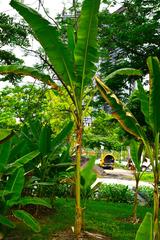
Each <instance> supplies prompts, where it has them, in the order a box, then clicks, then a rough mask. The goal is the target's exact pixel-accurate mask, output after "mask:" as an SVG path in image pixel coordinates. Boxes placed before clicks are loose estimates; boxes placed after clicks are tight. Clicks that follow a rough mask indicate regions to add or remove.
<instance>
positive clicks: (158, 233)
mask: <svg viewBox="0 0 160 240" xmlns="http://www.w3.org/2000/svg"><path fill="white" fill-rule="evenodd" d="M158 182H159V173H158V171H155V173H154V240H160V230H159V219H158V215H159V190H158Z"/></svg>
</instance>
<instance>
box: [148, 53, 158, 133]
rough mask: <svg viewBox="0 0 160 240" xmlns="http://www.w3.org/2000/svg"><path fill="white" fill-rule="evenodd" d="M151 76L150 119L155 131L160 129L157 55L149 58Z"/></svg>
mask: <svg viewBox="0 0 160 240" xmlns="http://www.w3.org/2000/svg"><path fill="white" fill-rule="evenodd" d="M147 65H148V68H149V77H150V97H149V120H150V125H151V127H152V130H153V131H154V133H157V132H158V131H160V62H159V60H158V58H157V57H149V58H148V59H147Z"/></svg>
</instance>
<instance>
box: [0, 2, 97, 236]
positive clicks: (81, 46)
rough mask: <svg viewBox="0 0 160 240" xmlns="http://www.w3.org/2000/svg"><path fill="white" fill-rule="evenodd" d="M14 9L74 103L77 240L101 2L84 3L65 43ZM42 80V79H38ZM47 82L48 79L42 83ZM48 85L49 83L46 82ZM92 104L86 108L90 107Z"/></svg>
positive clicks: (52, 29) (29, 12) (40, 21)
mask: <svg viewBox="0 0 160 240" xmlns="http://www.w3.org/2000/svg"><path fill="white" fill-rule="evenodd" d="M10 4H11V6H12V7H13V8H14V9H16V10H17V11H18V12H19V14H20V15H21V16H22V17H23V18H24V20H26V22H27V23H28V24H29V26H30V27H31V29H32V32H33V34H34V36H35V38H36V40H37V41H39V43H40V44H41V46H42V47H43V49H44V51H45V53H46V55H47V56H48V59H49V62H50V64H51V65H52V67H53V69H54V72H55V73H56V75H57V76H58V79H59V80H60V81H61V83H62V85H63V86H64V88H65V89H66V91H67V93H68V95H69V97H70V98H71V100H72V103H73V106H71V107H72V113H73V116H74V121H75V132H76V147H77V150H76V152H77V154H76V221H75V232H76V236H77V239H79V238H80V235H81V225H82V211H81V201H80V161H81V149H82V132H83V118H84V115H85V110H86V108H85V109H84V106H83V103H84V97H85V90H86V88H87V86H89V85H91V83H92V78H93V76H94V75H95V72H96V69H97V67H96V65H95V63H96V62H97V61H98V53H97V41H96V36H97V28H98V27H97V25H98V23H97V22H98V20H97V13H98V10H99V5H100V0H92V1H91V0H84V1H83V4H82V10H81V13H80V16H79V18H78V24H77V25H76V29H74V28H73V27H72V26H68V31H67V32H68V35H67V36H68V37H67V38H68V39H67V40H66V39H65V40H64V41H63V40H62V39H61V37H60V33H59V31H58V29H57V27H56V26H53V25H52V24H51V23H50V22H49V21H48V20H46V19H44V18H43V17H42V16H41V15H40V14H39V13H38V12H36V11H35V10H33V9H31V8H29V7H27V6H25V5H24V4H22V3H20V2H19V1H16V0H12V1H11V2H10ZM23 69H24V70H27V73H28V72H29V71H30V73H28V75H31V76H32V74H33V73H34V71H36V70H35V69H28V68H25V67H24V66H1V67H0V73H1V74H7V73H13V72H14V73H15V74H20V75H25V71H23ZM34 77H36V78H39V76H34ZM40 80H41V81H43V80H44V76H42V78H41V79H40ZM45 81H46V80H45ZM47 83H48V84H50V85H51V86H52V84H53V81H52V80H50V79H48V78H47ZM87 106H88V103H87V104H86V107H87Z"/></svg>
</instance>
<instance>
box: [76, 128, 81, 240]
mask: <svg viewBox="0 0 160 240" xmlns="http://www.w3.org/2000/svg"><path fill="white" fill-rule="evenodd" d="M76 137H77V141H76V145H77V152H76V219H75V233H76V239H77V240H78V239H81V229H82V209H81V192H80V168H81V166H80V163H81V151H82V126H81V125H80V126H77V131H76Z"/></svg>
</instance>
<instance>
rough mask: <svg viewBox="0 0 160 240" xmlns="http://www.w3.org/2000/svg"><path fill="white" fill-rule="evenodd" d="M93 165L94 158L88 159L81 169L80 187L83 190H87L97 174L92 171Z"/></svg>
mask: <svg viewBox="0 0 160 240" xmlns="http://www.w3.org/2000/svg"><path fill="white" fill-rule="evenodd" d="M94 165H95V158H94V157H92V158H90V159H89V161H88V162H87V164H86V165H85V166H84V167H83V168H82V169H81V187H82V189H83V190H85V191H87V190H88V188H90V187H91V185H92V184H93V183H94V182H95V181H96V178H97V175H96V173H95V172H94V171H93V167H94Z"/></svg>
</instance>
